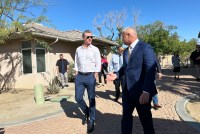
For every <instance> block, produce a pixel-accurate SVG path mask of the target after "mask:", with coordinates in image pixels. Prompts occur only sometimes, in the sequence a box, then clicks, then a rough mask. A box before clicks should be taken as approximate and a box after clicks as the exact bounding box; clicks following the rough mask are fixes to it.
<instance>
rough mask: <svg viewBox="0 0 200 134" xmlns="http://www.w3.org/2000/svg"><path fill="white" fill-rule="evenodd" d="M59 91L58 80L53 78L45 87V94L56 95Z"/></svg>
mask: <svg viewBox="0 0 200 134" xmlns="http://www.w3.org/2000/svg"><path fill="white" fill-rule="evenodd" d="M59 91H60V87H59V83H58V78H57V77H54V78H53V79H52V80H50V82H49V85H48V86H47V94H57V93H59Z"/></svg>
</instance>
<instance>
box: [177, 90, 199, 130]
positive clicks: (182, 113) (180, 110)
mask: <svg viewBox="0 0 200 134" xmlns="http://www.w3.org/2000/svg"><path fill="white" fill-rule="evenodd" d="M197 96H198V95H196V94H195V95H188V96H186V97H183V98H181V99H180V100H178V101H177V102H176V105H175V108H176V112H177V114H178V115H179V117H180V118H181V119H182V120H183V121H185V122H186V123H187V124H189V125H190V126H191V127H192V128H194V129H195V130H196V131H198V132H199V133H200V123H198V122H197V121H196V120H194V119H193V118H192V117H191V116H190V115H189V114H188V113H187V111H186V109H185V106H186V104H187V102H188V101H189V100H190V99H192V98H195V97H197Z"/></svg>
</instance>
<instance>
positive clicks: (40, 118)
mask: <svg viewBox="0 0 200 134" xmlns="http://www.w3.org/2000/svg"><path fill="white" fill-rule="evenodd" d="M74 107H76V105H74V106H71V107H70V108H69V107H68V108H67V110H70V109H72V108H74ZM64 112H65V109H61V110H58V111H56V112H53V113H49V114H46V115H42V116H38V117H34V118H31V119H26V120H24V121H16V122H9V123H0V128H5V127H10V126H17V125H23V124H27V123H31V122H34V121H40V120H45V119H48V118H52V117H54V116H56V115H58V114H61V113H64Z"/></svg>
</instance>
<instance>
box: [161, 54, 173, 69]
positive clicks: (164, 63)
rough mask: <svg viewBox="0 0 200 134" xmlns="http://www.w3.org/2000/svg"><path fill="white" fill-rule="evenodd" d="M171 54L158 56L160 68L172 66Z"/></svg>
mask: <svg viewBox="0 0 200 134" xmlns="http://www.w3.org/2000/svg"><path fill="white" fill-rule="evenodd" d="M172 56H173V55H166V56H159V61H160V65H161V67H162V68H171V67H172Z"/></svg>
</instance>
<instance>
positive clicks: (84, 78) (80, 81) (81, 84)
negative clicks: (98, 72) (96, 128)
mask: <svg viewBox="0 0 200 134" xmlns="http://www.w3.org/2000/svg"><path fill="white" fill-rule="evenodd" d="M95 86H96V79H95V76H94V73H90V74H86V75H84V74H80V73H78V74H77V76H76V78H75V100H76V102H77V103H78V105H79V107H80V108H81V110H82V112H83V113H84V114H86V113H88V112H89V117H90V122H94V121H95V112H96V108H95ZM85 89H86V90H87V93H88V100H89V106H87V104H86V102H85V100H84V99H83V95H84V92H85Z"/></svg>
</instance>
